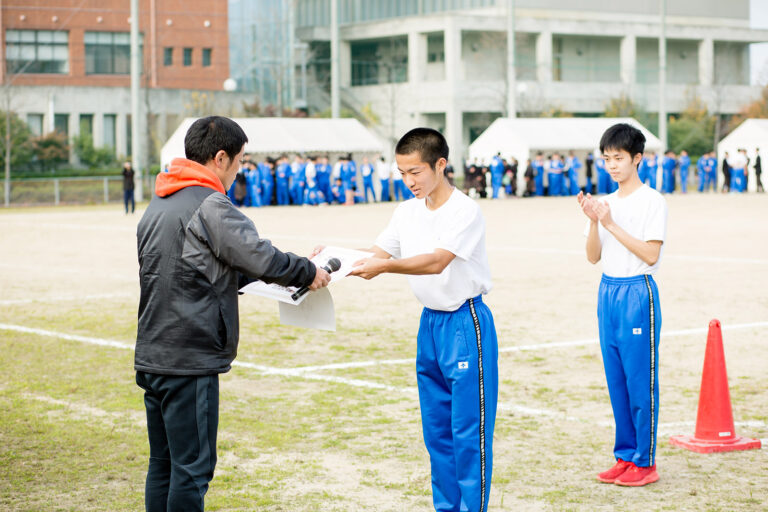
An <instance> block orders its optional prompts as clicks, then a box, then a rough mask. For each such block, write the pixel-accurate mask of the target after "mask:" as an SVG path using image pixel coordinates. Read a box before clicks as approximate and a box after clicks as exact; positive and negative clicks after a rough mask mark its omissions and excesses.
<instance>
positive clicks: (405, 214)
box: [376, 189, 493, 311]
mask: <svg viewBox="0 0 768 512" xmlns="http://www.w3.org/2000/svg"><path fill="white" fill-rule="evenodd" d="M376 245H377V246H378V247H381V248H382V249H384V250H385V251H386V252H388V253H389V254H391V255H392V256H393V257H394V258H410V257H411V256H416V255H419V254H431V253H433V252H434V251H435V249H445V250H446V251H450V252H452V253H453V254H455V255H456V257H455V258H454V259H453V261H451V263H449V264H448V266H447V267H446V268H445V270H443V271H442V272H441V273H440V274H433V275H425V276H407V277H408V282H409V284H410V285H411V289H412V290H413V293H414V294H415V295H416V298H417V299H419V301H420V302H421V303H422V304H424V306H426V307H428V308H430V309H437V310H441V311H455V310H456V309H458V308H459V306H461V305H462V304H463V303H464V302H465V301H466V300H467V299H471V298H472V297H476V296H478V295H480V294H486V293H488V292H489V291H490V290H491V287H492V286H493V285H492V283H491V270H490V267H489V266H488V255H487V254H486V252H485V219H484V218H483V214H482V212H481V211H480V207H479V206H478V205H477V203H475V202H474V201H473V200H472V199H470V198H469V197H467V196H466V195H465V194H464V193H463V192H461V191H459V190H458V189H454V190H453V193H452V194H451V197H449V198H448V201H446V202H445V204H443V205H442V206H441V207H440V208H438V209H437V210H429V209H428V208H427V205H426V202H425V200H424V199H416V198H413V199H409V200H408V201H405V202H403V203H400V204H399V205H398V207H397V208H396V209H395V213H394V214H393V215H392V219H391V220H390V222H389V225H388V226H387V228H386V229H385V230H384V231H383V232H382V233H381V234H380V235H379V237H378V238H377V239H376Z"/></svg>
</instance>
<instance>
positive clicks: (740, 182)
mask: <svg viewBox="0 0 768 512" xmlns="http://www.w3.org/2000/svg"><path fill="white" fill-rule="evenodd" d="M755 153H756V154H757V155H758V156H757V157H756V159H755V162H754V169H755V175H756V178H757V190H758V191H759V192H762V191H763V185H762V181H761V179H760V175H761V173H762V169H761V162H760V156H759V149H758V150H756V151H755ZM498 158H499V157H498V155H497V156H496V157H494V159H493V161H492V163H491V165H490V166H489V169H490V172H491V184H492V188H493V190H494V196H493V197H496V190H497V188H498V185H499V183H500V182H499V176H498V174H499V173H498V171H497V172H496V173H494V172H493V169H494V166H496V165H498V164H496V160H497V159H498ZM691 163H692V162H691V158H690V156H689V155H688V152H687V151H685V150H683V151H680V153H679V154H675V152H673V151H671V150H667V151H666V152H665V153H664V155H663V156H660V155H657V154H656V153H654V152H651V151H648V152H646V153H645V154H644V155H643V158H642V160H641V161H640V164H639V165H638V169H637V171H638V175H639V176H640V180H641V181H642V182H643V183H646V184H647V185H648V186H649V187H651V188H653V189H656V190H659V191H660V192H661V193H663V194H673V193H675V192H676V191H679V192H681V193H683V194H686V193H688V186H689V184H691V182H692V181H694V180H695V182H696V188H697V190H698V191H699V192H707V191H717V190H718V171H722V174H723V178H722V179H723V186H722V191H723V192H729V191H730V192H745V191H746V189H747V188H746V186H747V170H748V167H749V163H750V160H749V158H747V154H746V151H745V150H743V149H742V150H739V152H738V154H737V155H735V156H734V157H729V156H728V153H726V154H725V159H724V160H723V161H722V165H721V167H718V160H717V157H716V155H715V152H714V151H710V152H707V153H705V154H703V155H701V156H700V157H699V158H698V160H697V161H696V166H695V168H694V169H691ZM582 167H584V169H585V172H584V176H583V177H582V176H581V175H580V173H579V171H580V169H582ZM524 177H525V183H526V187H525V190H524V192H523V196H524V197H529V196H530V197H533V196H571V195H576V194H578V193H579V191H582V190H583V191H584V192H585V193H592V194H594V193H597V194H610V193H611V192H614V191H615V190H616V189H617V184H616V182H614V181H613V180H612V179H611V176H610V174H609V173H608V170H607V169H606V167H605V161H604V160H603V159H602V158H601V157H599V156H598V157H595V156H594V155H593V154H592V153H589V154H587V156H586V159H585V162H584V165H582V163H581V161H580V160H579V158H578V157H577V156H575V155H574V152H573V151H571V152H569V155H568V157H566V158H563V156H562V155H561V154H560V153H557V152H555V153H553V154H551V155H548V156H547V157H545V156H544V154H543V153H542V152H538V153H537V154H536V156H535V157H534V159H533V160H528V164H527V168H526V171H525V174H524ZM593 178H596V183H593ZM582 184H583V185H582Z"/></svg>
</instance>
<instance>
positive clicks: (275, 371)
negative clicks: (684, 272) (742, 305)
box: [0, 322, 768, 429]
mask: <svg viewBox="0 0 768 512" xmlns="http://www.w3.org/2000/svg"><path fill="white" fill-rule="evenodd" d="M763 325H768V322H752V323H749V324H738V325H736V326H731V328H732V329H735V328H745V327H754V326H763ZM0 330H9V331H15V332H23V333H28V334H36V335H39V336H46V337H53V338H59V339H65V340H69V341H78V342H81V343H88V344H92V345H99V346H105V347H113V348H121V349H124V350H134V348H135V347H134V345H133V344H129V343H124V342H120V341H115V340H105V339H101V338H92V337H88V336H79V335H72V334H64V333H58V332H54V331H47V330H44V329H35V328H30V327H24V326H20V325H12V324H0ZM699 331H700V329H685V330H680V331H674V332H677V333H678V334H689V333H692V332H699ZM554 345H555V344H553V343H544V344H541V345H540V348H548V347H551V346H554ZM558 346H559V345H558ZM389 361H393V362H394V361H413V360H411V359H398V360H389ZM232 366H235V367H241V368H248V369H251V370H256V371H258V372H260V373H262V374H263V375H278V376H284V377H296V378H300V379H307V380H318V381H324V382H333V383H337V384H345V385H349V386H353V387H363V388H368V389H380V390H385V391H394V392H400V393H404V394H409V395H413V394H417V393H418V390H417V388H415V387H397V386H390V385H387V384H381V383H378V382H371V381H366V380H360V379H346V378H343V377H337V376H333V375H323V374H317V373H309V372H308V371H307V370H306V369H308V368H316V369H319V368H323V367H319V366H317V367H298V368H275V367H271V366H265V365H258V364H254V363H249V362H241V361H233V362H232ZM333 367H334V368H338V365H333ZM346 367H348V366H343V368H346ZM498 408H499V410H501V411H507V412H517V413H520V414H523V415H526V416H544V417H548V418H553V419H562V420H566V421H575V422H584V421H585V420H581V419H579V418H576V417H574V416H569V415H565V414H563V413H559V412H557V411H550V410H547V409H537V408H531V407H526V406H524V405H519V404H506V403H499V405H498ZM679 424H681V425H683V424H684V425H687V424H688V423H687V422H683V423H679ZM741 424H742V425H746V426H753V427H762V426H764V423H762V422H742V423H741ZM598 425H599V426H612V425H613V424H612V423H611V422H600V423H598ZM670 425H673V426H677V425H678V424H670ZM659 429H662V424H660V425H659Z"/></svg>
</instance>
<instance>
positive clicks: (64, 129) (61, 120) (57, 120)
mask: <svg viewBox="0 0 768 512" xmlns="http://www.w3.org/2000/svg"><path fill="white" fill-rule="evenodd" d="M53 129H54V130H56V131H57V132H59V133H63V134H64V135H69V114H54V115H53Z"/></svg>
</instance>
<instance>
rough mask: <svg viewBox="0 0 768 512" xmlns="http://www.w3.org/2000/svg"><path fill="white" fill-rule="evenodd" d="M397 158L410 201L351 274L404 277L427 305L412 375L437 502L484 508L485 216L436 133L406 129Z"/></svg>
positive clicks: (487, 369)
mask: <svg viewBox="0 0 768 512" xmlns="http://www.w3.org/2000/svg"><path fill="white" fill-rule="evenodd" d="M395 157H396V161H397V167H398V169H399V171H398V172H399V173H400V174H401V175H402V178H403V181H404V182H405V184H406V185H407V186H408V188H409V189H410V191H411V192H412V193H413V194H414V195H415V198H414V199H411V200H408V201H405V202H403V203H401V204H399V205H398V206H397V208H396V209H395V212H394V214H393V215H392V219H391V221H390V223H389V225H388V226H387V228H386V229H385V230H384V231H383V232H382V233H381V234H380V235H379V237H378V238H377V239H376V244H375V245H374V246H373V247H372V248H371V249H370V251H371V252H373V253H374V257H372V258H368V259H365V260H361V261H360V262H358V263H357V266H356V268H355V269H354V270H353V271H352V274H353V275H358V276H360V277H363V278H365V279H372V278H373V277H376V276H377V275H379V274H382V273H385V272H390V273H396V274H407V275H408V281H409V283H410V285H411V288H412V289H413V292H414V293H415V294H416V297H417V298H418V299H419V301H420V302H421V303H422V304H423V305H424V310H423V312H422V314H421V323H420V325H419V334H418V338H417V355H416V372H417V381H418V387H419V403H420V405H421V419H422V427H423V432H424V443H425V444H426V447H427V451H428V452H429V456H430V461H431V466H432V495H433V496H432V497H433V502H434V506H435V509H436V510H440V511H443V510H446V511H448V510H450V511H455V512H459V511H460V510H462V511H463V510H468V511H471V512H485V510H486V509H487V507H488V495H489V493H490V489H491V467H492V453H493V451H492V444H493V428H494V424H495V421H496V400H497V395H498V343H497V339H496V328H495V326H494V323H493V316H492V314H491V311H490V309H488V307H487V306H486V305H485V303H483V301H482V295H483V294H486V293H488V292H489V291H490V289H491V273H490V269H489V266H488V257H487V255H486V251H485V220H484V218H483V215H482V212H481V211H480V208H479V207H478V205H477V203H475V202H474V201H473V200H472V199H470V198H469V197H467V196H466V195H465V194H464V193H462V192H460V191H459V190H458V189H455V188H454V187H452V186H451V185H450V184H449V183H448V180H447V179H446V178H445V176H444V172H445V167H446V164H447V161H448V144H447V143H446V141H445V138H444V137H443V136H442V135H441V134H440V132H437V131H435V130H432V129H429V128H416V129H413V130H411V131H410V132H408V133H406V134H405V135H404V136H403V137H402V138H401V139H400V141H399V142H398V143H397V147H396V148H395Z"/></svg>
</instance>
